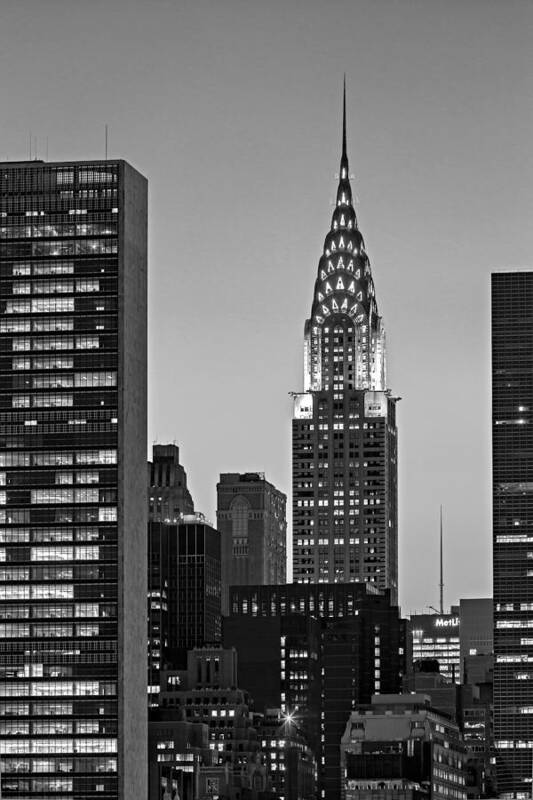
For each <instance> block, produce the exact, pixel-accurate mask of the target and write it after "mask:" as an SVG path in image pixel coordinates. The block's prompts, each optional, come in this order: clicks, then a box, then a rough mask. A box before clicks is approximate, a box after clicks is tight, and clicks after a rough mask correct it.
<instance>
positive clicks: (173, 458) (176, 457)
mask: <svg viewBox="0 0 533 800" xmlns="http://www.w3.org/2000/svg"><path fill="white" fill-rule="evenodd" d="M192 513H194V503H193V500H192V497H191V493H190V492H189V490H188V488H187V474H186V472H185V470H184V468H183V466H182V465H181V464H180V451H179V447H177V446H176V445H175V444H154V445H153V447H152V460H151V461H149V462H148V518H149V520H150V521H151V522H179V519H180V515H181V514H192Z"/></svg>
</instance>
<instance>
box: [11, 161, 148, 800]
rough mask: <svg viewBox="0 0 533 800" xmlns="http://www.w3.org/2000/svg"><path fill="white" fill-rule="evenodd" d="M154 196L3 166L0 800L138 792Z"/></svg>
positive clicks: (132, 180) (108, 180)
mask: <svg viewBox="0 0 533 800" xmlns="http://www.w3.org/2000/svg"><path fill="white" fill-rule="evenodd" d="M146 189H147V186H146V180H145V178H144V177H143V176H142V175H140V174H139V173H138V172H136V170H134V169H133V168H132V167H131V166H130V165H129V164H127V163H125V162H124V161H88V162H69V163H54V164H51V163H42V162H36V161H34V162H23V163H3V164H2V165H0V215H1V216H0V334H1V336H0V345H1V356H0V358H1V362H0V363H1V378H0V381H1V382H0V406H1V411H0V414H1V418H2V419H1V430H0V484H1V487H0V488H1V490H0V539H1V542H0V560H1V561H2V562H3V564H2V567H1V569H0V617H1V623H0V639H1V641H0V670H1V675H2V677H1V680H0V719H1V727H0V730H1V734H0V753H1V757H2V761H1V775H2V777H1V794H2V797H13V796H17V797H29V796H31V797H34V798H49V799H50V798H52V797H57V796H61V797H83V798H87V799H88V798H92V797H98V798H100V799H101V800H117V798H126V797H128V796H131V797H133V796H134V795H135V796H136V795H137V794H139V795H140V796H146V788H147V782H146V746H147V741H146V665H145V661H144V657H143V656H144V649H145V648H144V644H143V643H144V641H145V638H146V575H147V569H146V225H147V205H146V203H147V192H146Z"/></svg>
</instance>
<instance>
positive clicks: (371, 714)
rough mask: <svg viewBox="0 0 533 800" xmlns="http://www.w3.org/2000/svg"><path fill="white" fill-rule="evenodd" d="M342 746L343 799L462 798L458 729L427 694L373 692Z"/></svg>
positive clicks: (357, 712)
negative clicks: (369, 702) (380, 693)
mask: <svg viewBox="0 0 533 800" xmlns="http://www.w3.org/2000/svg"><path fill="white" fill-rule="evenodd" d="M340 748H341V797H342V800H377V798H379V800H392V799H393V798H394V800H422V799H423V798H427V800H466V791H465V768H466V748H465V746H464V743H463V740H462V736H461V733H460V731H459V727H458V725H457V723H455V722H453V721H452V720H450V719H449V717H447V716H446V715H445V714H442V713H440V712H439V711H437V710H436V709H434V708H433V707H432V706H431V704H430V699H429V697H428V696H427V695H423V694H401V695H374V696H373V697H372V702H371V704H370V705H366V706H359V707H358V708H357V709H356V710H355V711H352V713H351V714H350V717H349V719H348V724H347V725H346V730H345V732H344V735H343V737H342V740H341V746H340Z"/></svg>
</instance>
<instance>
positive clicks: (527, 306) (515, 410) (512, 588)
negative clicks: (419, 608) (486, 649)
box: [492, 272, 533, 798]
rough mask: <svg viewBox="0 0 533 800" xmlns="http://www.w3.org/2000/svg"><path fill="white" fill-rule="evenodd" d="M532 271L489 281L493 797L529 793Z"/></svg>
mask: <svg viewBox="0 0 533 800" xmlns="http://www.w3.org/2000/svg"><path fill="white" fill-rule="evenodd" d="M532 411H533V272H498V273H494V274H493V275H492V481H493V482H492V509H493V570H494V572H493V578H494V736H495V743H496V748H497V753H498V792H499V793H500V795H502V794H503V795H504V796H505V797H516V798H519V797H520V798H525V797H529V796H530V795H531V763H532V753H533V722H532V720H533V716H532V715H533V632H532V631H533V567H532V564H533V561H532V560H531V559H532V558H533V546H532V545H533V459H532V457H531V454H532V453H533V424H532V423H533V418H532Z"/></svg>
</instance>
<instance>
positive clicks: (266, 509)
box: [217, 472, 287, 614]
mask: <svg viewBox="0 0 533 800" xmlns="http://www.w3.org/2000/svg"><path fill="white" fill-rule="evenodd" d="M286 505H287V498H286V497H285V495H284V494H283V492H280V491H279V489H276V487H275V486H274V485H273V484H272V483H270V482H269V481H267V480H265V476H264V474H263V473H262V472H245V473H243V474H239V473H233V472H227V473H223V474H222V475H221V476H220V481H219V482H218V484H217V528H218V530H219V531H220V535H221V546H222V600H223V602H222V610H223V612H224V613H225V614H228V613H229V608H228V591H229V587H230V586H233V585H235V586H243V585H244V586H246V585H252V584H266V583H285V580H286V561H287V550H286V536H287V521H286V517H285V509H286Z"/></svg>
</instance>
